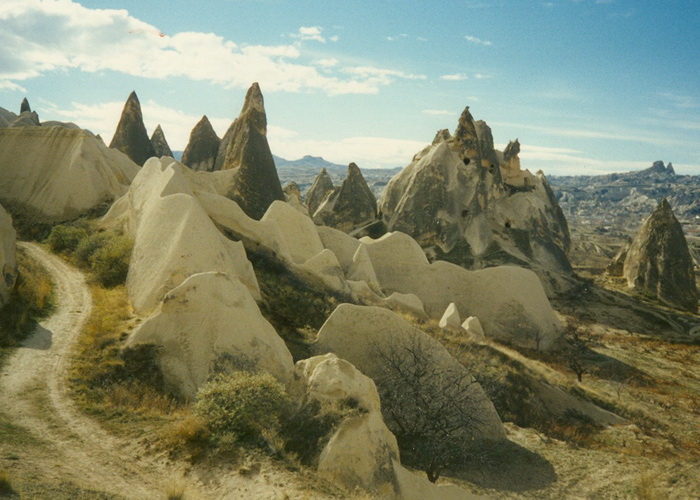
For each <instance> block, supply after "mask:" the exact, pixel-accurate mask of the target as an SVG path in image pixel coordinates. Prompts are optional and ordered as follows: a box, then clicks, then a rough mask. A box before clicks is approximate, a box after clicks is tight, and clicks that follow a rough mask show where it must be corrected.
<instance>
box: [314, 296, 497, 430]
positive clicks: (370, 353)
mask: <svg viewBox="0 0 700 500" xmlns="http://www.w3.org/2000/svg"><path fill="white" fill-rule="evenodd" d="M416 343H417V344H420V346H421V347H422V348H424V349H425V353H426V356H427V358H426V359H427V363H428V364H429V365H430V366H429V368H433V369H435V370H439V371H441V372H450V373H455V374H461V375H463V378H464V381H465V382H468V386H467V387H459V388H456V387H447V386H445V387H431V389H430V390H436V391H439V392H438V393H439V394H444V395H446V397H450V394H451V391H455V390H459V391H462V392H463V393H462V394H461V395H460V401H464V402H465V405H464V407H463V408H461V410H460V411H461V412H466V414H468V415H474V417H475V420H476V422H475V423H474V426H473V429H469V432H472V431H473V433H474V434H473V436H472V435H470V436H469V437H468V439H471V438H472V437H475V438H476V439H501V438H503V437H504V436H505V431H504V429H503V425H502V424H501V421H500V419H499V417H498V415H497V413H496V410H495V408H494V407H493V404H492V403H491V401H490V400H489V399H488V397H487V396H486V394H484V392H483V390H482V389H481V386H480V385H479V384H478V383H477V382H476V381H474V380H473V379H472V378H471V375H469V374H468V372H466V369H465V368H464V367H463V366H462V365H461V364H460V363H459V362H458V361H457V360H456V359H454V358H453V357H452V356H451V355H450V354H449V352H447V350H446V349H445V348H444V347H443V346H442V345H441V344H440V343H439V342H438V341H437V340H434V339H433V338H431V337H429V336H428V335H427V334H425V333H424V332H422V331H420V330H418V329H417V328H415V327H413V326H411V325H410V324H409V323H407V322H406V321H405V320H404V319H402V318H401V317H400V316H398V315H397V314H396V313H394V312H392V311H390V310H388V309H384V308H381V307H373V306H356V305H352V304H340V305H339V306H338V307H337V308H336V309H335V311H333V313H332V314H331V316H330V317H329V318H328V319H327V320H326V322H325V323H324V324H323V326H322V327H321V329H320V330H319V332H318V341H317V343H316V346H315V351H316V352H317V353H319V354H321V353H329V352H332V353H335V354H336V355H337V356H339V357H341V358H343V359H346V360H348V361H349V362H351V363H352V364H353V365H355V366H356V367H357V368H358V369H359V370H360V371H361V372H362V373H364V374H366V375H367V376H369V377H371V378H372V379H373V380H374V381H375V383H377V386H378V388H379V393H380V394H382V392H383V391H388V390H391V391H399V392H400V391H402V390H414V389H415V388H408V387H382V385H381V384H382V380H386V378H385V375H386V369H387V365H386V355H387V351H389V350H392V349H397V350H398V351H399V352H403V351H404V349H405V348H409V347H411V346H414V345H416ZM441 380H442V378H440V379H439V380H438V379H435V380H433V382H434V383H435V384H438V385H439V384H440V383H441V382H440V381H441ZM444 380H445V383H448V382H447V380H448V378H447V377H445V379H444ZM426 390H428V389H426ZM430 397H432V396H430ZM467 402H468V404H466V403H467ZM461 432H466V430H465V429H462V431H461ZM461 437H464V438H465V439H467V436H466V435H464V436H463V435H462V434H460V432H457V431H456V432H455V435H454V438H455V439H460V438H461Z"/></svg>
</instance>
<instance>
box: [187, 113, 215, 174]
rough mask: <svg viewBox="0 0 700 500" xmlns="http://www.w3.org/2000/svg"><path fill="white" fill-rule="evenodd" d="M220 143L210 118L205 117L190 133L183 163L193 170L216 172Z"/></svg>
mask: <svg viewBox="0 0 700 500" xmlns="http://www.w3.org/2000/svg"><path fill="white" fill-rule="evenodd" d="M220 142H221V140H220V139H219V137H218V136H217V135H216V132H214V128H213V127H212V126H211V123H209V118H207V116H206V115H204V116H203V117H202V119H201V120H199V122H197V125H195V126H194V128H193V129H192V132H191V133H190V140H189V142H188V143H187V147H186V148H185V151H184V152H183V153H182V163H183V164H184V165H187V166H188V167H190V168H191V169H192V170H204V171H206V172H211V171H212V170H214V163H215V162H216V155H217V153H218V151H219V143H220Z"/></svg>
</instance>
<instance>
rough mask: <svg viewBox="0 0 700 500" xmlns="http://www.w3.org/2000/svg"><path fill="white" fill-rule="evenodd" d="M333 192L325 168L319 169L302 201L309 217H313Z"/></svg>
mask: <svg viewBox="0 0 700 500" xmlns="http://www.w3.org/2000/svg"><path fill="white" fill-rule="evenodd" d="M333 190H334V186H333V181H332V180H331V176H330V175H328V172H327V171H326V169H325V168H323V169H321V172H320V173H319V174H318V176H316V178H315V179H314V182H313V184H311V187H310V188H309V190H308V191H307V192H306V199H305V200H304V201H305V202H306V208H308V209H309V214H310V215H312V216H313V215H314V214H315V213H316V210H318V207H319V206H321V203H322V202H323V200H324V199H326V197H327V196H328V195H329V193H332V192H333Z"/></svg>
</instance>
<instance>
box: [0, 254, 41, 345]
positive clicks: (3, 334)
mask: <svg viewBox="0 0 700 500" xmlns="http://www.w3.org/2000/svg"><path fill="white" fill-rule="evenodd" d="M17 269H18V276H17V281H16V282H15V286H14V288H13V289H12V290H11V292H10V297H9V301H8V303H7V304H5V306H4V307H2V308H1V309H0V348H3V347H12V346H15V345H17V343H18V342H20V341H21V340H22V339H23V338H24V337H25V336H26V335H27V334H28V333H30V332H31V331H32V330H33V329H34V326H35V325H36V321H37V320H39V319H41V318H43V317H45V316H47V315H48V314H49V313H50V312H51V310H52V309H53V300H54V299H53V284H52V283H51V279H50V277H49V275H48V273H47V271H46V269H44V268H43V267H42V266H41V265H39V264H38V263H36V262H34V261H33V260H32V259H31V258H29V257H28V256H27V255H26V253H25V252H24V251H23V250H22V249H19V250H18V252H17Z"/></svg>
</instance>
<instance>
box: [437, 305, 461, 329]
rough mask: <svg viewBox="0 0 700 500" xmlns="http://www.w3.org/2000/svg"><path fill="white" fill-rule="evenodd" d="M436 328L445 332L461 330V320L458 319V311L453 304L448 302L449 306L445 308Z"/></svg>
mask: <svg viewBox="0 0 700 500" xmlns="http://www.w3.org/2000/svg"><path fill="white" fill-rule="evenodd" d="M438 326H439V327H440V328H442V329H445V330H446V329H452V328H454V329H457V330H459V329H461V328H462V320H461V319H460V317H459V311H458V310H457V306H456V305H455V303H454V302H450V305H449V306H447V309H445V313H444V314H443V315H442V318H440V321H439V322H438Z"/></svg>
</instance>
